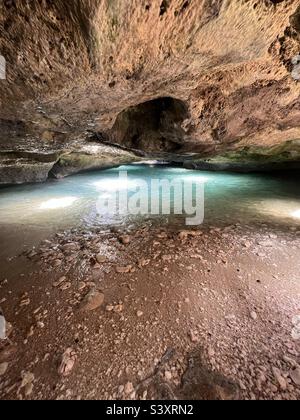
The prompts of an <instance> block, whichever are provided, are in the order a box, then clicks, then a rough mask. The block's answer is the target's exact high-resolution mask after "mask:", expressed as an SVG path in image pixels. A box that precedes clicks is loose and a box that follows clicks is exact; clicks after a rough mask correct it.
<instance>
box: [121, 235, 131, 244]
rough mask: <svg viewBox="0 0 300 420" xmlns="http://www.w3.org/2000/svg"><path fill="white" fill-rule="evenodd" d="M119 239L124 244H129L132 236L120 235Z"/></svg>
mask: <svg viewBox="0 0 300 420" xmlns="http://www.w3.org/2000/svg"><path fill="white" fill-rule="evenodd" d="M119 241H120V242H121V244H123V245H129V244H130V242H131V237H130V236H129V235H124V236H120V238H119Z"/></svg>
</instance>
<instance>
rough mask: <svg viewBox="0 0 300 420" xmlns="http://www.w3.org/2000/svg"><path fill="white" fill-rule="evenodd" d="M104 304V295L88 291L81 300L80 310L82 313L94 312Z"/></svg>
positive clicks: (95, 291) (96, 291)
mask: <svg viewBox="0 0 300 420" xmlns="http://www.w3.org/2000/svg"><path fill="white" fill-rule="evenodd" d="M103 302H104V294H103V293H102V292H100V291H98V290H95V289H93V290H90V291H89V293H88V294H87V295H86V296H85V298H84V299H83V301H82V303H81V305H80V309H81V310H82V311H95V310H96V309H98V308H100V306H102V305H103Z"/></svg>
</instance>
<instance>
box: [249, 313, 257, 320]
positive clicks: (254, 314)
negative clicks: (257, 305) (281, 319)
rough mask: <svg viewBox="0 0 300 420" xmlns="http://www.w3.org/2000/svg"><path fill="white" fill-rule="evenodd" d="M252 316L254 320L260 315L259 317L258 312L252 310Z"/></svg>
mask: <svg viewBox="0 0 300 420" xmlns="http://www.w3.org/2000/svg"><path fill="white" fill-rule="evenodd" d="M250 316H251V318H252V319H253V321H257V318H258V317H257V313H256V312H254V311H252V312H251V314H250Z"/></svg>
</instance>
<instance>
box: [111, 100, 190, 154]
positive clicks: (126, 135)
mask: <svg viewBox="0 0 300 420" xmlns="http://www.w3.org/2000/svg"><path fill="white" fill-rule="evenodd" d="M188 117H189V112H188V107H187V105H186V103H185V102H184V101H181V100H179V99H175V98H171V97H165V98H157V99H153V100H151V101H148V102H144V103H141V104H138V105H136V106H131V107H129V108H127V109H125V110H124V111H122V112H121V113H120V114H119V115H118V116H117V118H116V121H115V123H114V125H113V127H112V130H111V133H110V136H111V139H112V141H114V142H115V143H118V144H121V145H124V146H126V147H128V148H131V149H137V150H142V151H145V152H150V153H151V152H166V153H172V152H179V151H180V149H181V147H182V145H183V143H184V138H185V136H186V132H185V131H184V129H183V128H182V123H183V122H184V121H185V120H186V119H187V118H188Z"/></svg>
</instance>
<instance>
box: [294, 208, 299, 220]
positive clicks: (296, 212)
mask: <svg viewBox="0 0 300 420" xmlns="http://www.w3.org/2000/svg"><path fill="white" fill-rule="evenodd" d="M292 217H295V219H300V209H299V210H296V211H294V212H293V213H292Z"/></svg>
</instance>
